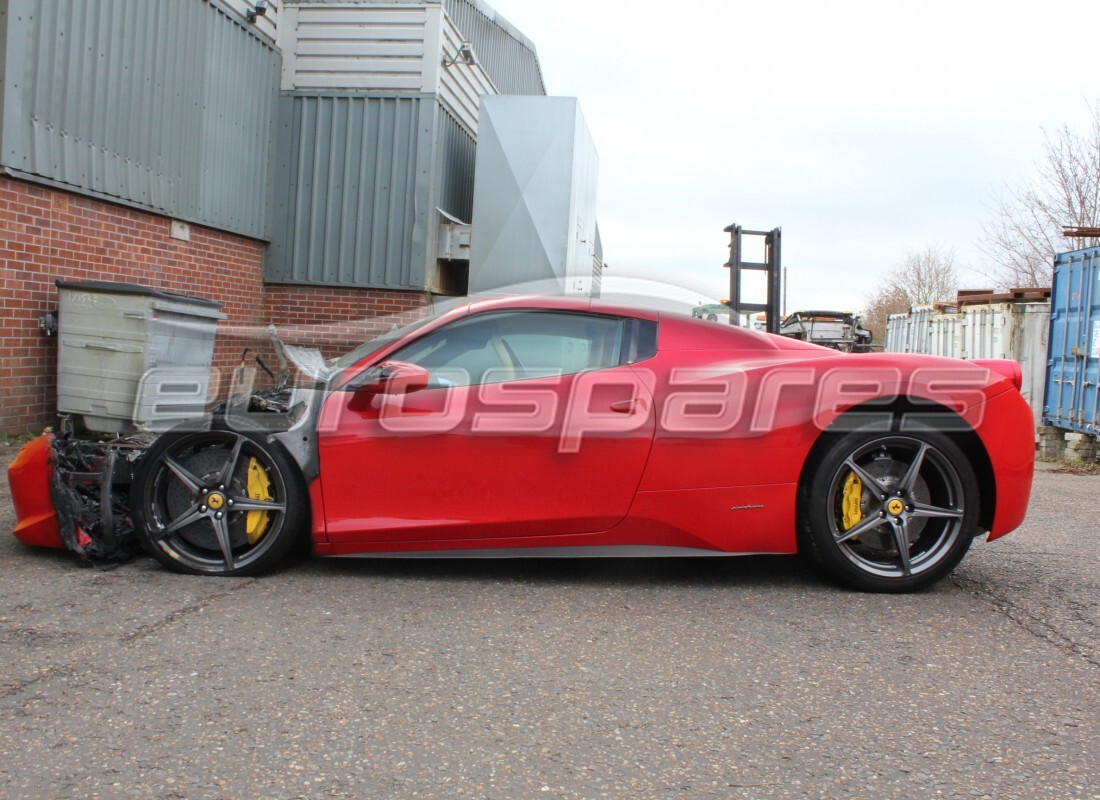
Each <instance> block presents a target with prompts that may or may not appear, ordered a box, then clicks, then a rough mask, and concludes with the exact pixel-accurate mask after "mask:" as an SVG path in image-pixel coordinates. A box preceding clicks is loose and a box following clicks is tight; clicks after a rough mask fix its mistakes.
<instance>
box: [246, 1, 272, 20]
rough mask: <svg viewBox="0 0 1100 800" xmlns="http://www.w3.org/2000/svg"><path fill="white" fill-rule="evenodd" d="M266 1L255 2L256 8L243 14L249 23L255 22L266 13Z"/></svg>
mask: <svg viewBox="0 0 1100 800" xmlns="http://www.w3.org/2000/svg"><path fill="white" fill-rule="evenodd" d="M267 5H268V0H256V7H255V8H254V9H252V10H251V11H249V12H247V13H246V14H245V16H246V17H248V21H249V22H255V21H256V19H257V18H258V17H262V16H263V15H264V14H266V13H267Z"/></svg>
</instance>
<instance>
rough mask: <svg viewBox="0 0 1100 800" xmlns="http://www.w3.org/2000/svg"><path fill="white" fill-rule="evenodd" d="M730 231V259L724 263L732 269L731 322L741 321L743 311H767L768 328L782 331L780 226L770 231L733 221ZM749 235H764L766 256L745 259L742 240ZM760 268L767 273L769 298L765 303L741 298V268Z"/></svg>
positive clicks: (766, 325)
mask: <svg viewBox="0 0 1100 800" xmlns="http://www.w3.org/2000/svg"><path fill="white" fill-rule="evenodd" d="M724 230H725V232H726V233H728V234H729V235H730V259H729V261H727V262H726V263H725V264H724V265H723V266H725V267H728V268H729V271H730V299H729V308H730V315H729V321H730V325H740V324H741V314H742V313H750V314H752V313H759V312H761V311H763V312H764V317H765V330H767V332H768V333H779V323H780V322H781V320H780V318H779V317H780V314H779V300H780V297H781V289H780V278H781V275H782V273H781V270H782V257H781V248H780V239H781V237H782V229H781V228H773V229H772V230H770V231H747V230H745V229H744V228H742V227H741V226H740V225H738V224H736V223H734V224H733V225H730V226H729V227H727V228H725V229H724ZM746 236H761V237H763V238H764V260H763V261H762V262H757V261H745V260H744V259H743V253H744V248H743V246H742V245H743V240H744V237H746ZM746 269H749V270H757V271H761V272H764V273H766V276H767V284H768V292H767V299H766V301H765V302H763V303H746V302H743V301H742V300H741V271H742V270H746Z"/></svg>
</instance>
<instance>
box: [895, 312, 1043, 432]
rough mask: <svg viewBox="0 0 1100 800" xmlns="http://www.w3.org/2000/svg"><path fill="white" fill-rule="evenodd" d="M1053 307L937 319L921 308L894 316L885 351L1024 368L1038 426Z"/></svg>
mask: <svg viewBox="0 0 1100 800" xmlns="http://www.w3.org/2000/svg"><path fill="white" fill-rule="evenodd" d="M1049 316H1050V303H1049V302H1045V301H1043V302H1037V303H987V304H982V305H970V306H964V307H963V308H962V309H960V310H959V311H957V312H954V313H947V314H942V313H936V311H935V309H933V308H931V307H929V306H917V307H915V308H913V309H912V310H911V311H910V312H909V313H908V314H893V315H891V317H890V320H889V323H888V325H887V339H886V351H887V352H890V353H924V354H927V355H935V356H947V357H948V358H962V359H967V360H972V359H975V358H993V359H999V358H1007V359H1012V360H1014V361H1018V362H1019V363H1020V368H1021V371H1022V372H1023V386H1022V388H1021V393H1022V394H1023V396H1024V399H1025V400H1027V402H1028V403H1029V404H1030V405H1031V408H1032V411H1033V412H1034V414H1035V424H1036V425H1038V424H1039V422H1040V420H1041V418H1042V415H1043V410H1042V399H1043V388H1044V386H1045V384H1046V369H1047V367H1046V365H1047V329H1048V320H1049Z"/></svg>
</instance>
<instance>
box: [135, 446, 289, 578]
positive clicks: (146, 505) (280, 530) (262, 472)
mask: <svg viewBox="0 0 1100 800" xmlns="http://www.w3.org/2000/svg"><path fill="white" fill-rule="evenodd" d="M131 509H132V511H133V514H134V527H135V529H136V531H137V534H138V538H139V539H140V540H141V543H142V545H143V546H144V547H145V549H146V550H147V551H148V552H149V553H150V554H151V555H152V556H153V557H154V558H156V559H157V560H158V561H160V562H161V563H162V564H164V565H165V566H167V567H169V568H171V569H174V570H176V571H178V572H186V573H191V574H203V575H253V574H257V573H261V572H266V571H269V570H271V569H273V568H275V567H277V566H278V565H279V563H280V562H281V561H282V560H283V559H284V558H285V556H286V555H287V554H288V553H289V552H290V550H291V548H293V546H294V544H295V542H296V541H297V540H298V539H299V537H300V536H301V535H302V534H303V530H304V528H305V523H306V518H307V513H306V509H307V501H306V493H305V489H304V487H303V486H302V480H301V477H300V475H299V472H298V469H297V466H296V465H295V464H294V463H293V462H292V461H291V460H290V459H289V458H288V457H287V456H286V455H285V454H284V453H282V452H281V451H280V450H278V449H277V448H276V447H274V446H269V445H265V444H264V443H263V442H262V441H260V440H258V439H256V438H253V437H251V436H248V435H244V434H240V433H235V432H232V431H224V430H210V431H202V432H196V433H167V434H165V435H163V436H161V437H160V438H159V439H157V441H156V442H155V443H154V445H153V446H152V447H151V448H150V449H149V452H148V453H146V455H145V457H144V458H143V459H142V461H141V462H140V464H139V468H138V473H137V475H136V476H135V480H134V485H133V489H132V494H131Z"/></svg>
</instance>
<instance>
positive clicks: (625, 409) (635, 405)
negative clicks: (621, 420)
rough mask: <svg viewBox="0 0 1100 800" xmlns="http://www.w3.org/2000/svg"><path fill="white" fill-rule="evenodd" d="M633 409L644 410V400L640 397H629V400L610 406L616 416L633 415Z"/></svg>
mask: <svg viewBox="0 0 1100 800" xmlns="http://www.w3.org/2000/svg"><path fill="white" fill-rule="evenodd" d="M635 409H640V410H643V411H644V410H645V400H643V399H641V398H640V397H631V398H630V399H629V400H619V401H618V402H615V403H612V404H611V410H612V411H614V412H616V413H618V414H633V413H634V410H635Z"/></svg>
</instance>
